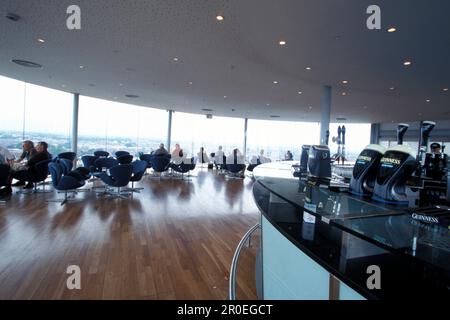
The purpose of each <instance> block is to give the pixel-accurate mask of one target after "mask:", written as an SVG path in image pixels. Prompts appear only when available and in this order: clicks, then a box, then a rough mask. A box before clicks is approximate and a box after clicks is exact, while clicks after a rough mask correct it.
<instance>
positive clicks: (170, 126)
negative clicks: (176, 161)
mask: <svg viewBox="0 0 450 320" xmlns="http://www.w3.org/2000/svg"><path fill="white" fill-rule="evenodd" d="M168 112H169V123H168V125H167V146H166V149H167V150H168V151H169V152H170V144H171V143H172V115H173V110H168Z"/></svg>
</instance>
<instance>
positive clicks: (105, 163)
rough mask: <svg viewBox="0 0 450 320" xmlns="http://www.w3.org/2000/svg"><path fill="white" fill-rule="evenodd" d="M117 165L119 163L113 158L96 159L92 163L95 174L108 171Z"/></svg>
mask: <svg viewBox="0 0 450 320" xmlns="http://www.w3.org/2000/svg"><path fill="white" fill-rule="evenodd" d="M118 164H119V161H117V159H114V158H98V159H97V160H95V161H94V168H95V174H94V175H96V174H97V173H99V172H101V171H103V169H110V168H112V167H115V166H117V165H118Z"/></svg>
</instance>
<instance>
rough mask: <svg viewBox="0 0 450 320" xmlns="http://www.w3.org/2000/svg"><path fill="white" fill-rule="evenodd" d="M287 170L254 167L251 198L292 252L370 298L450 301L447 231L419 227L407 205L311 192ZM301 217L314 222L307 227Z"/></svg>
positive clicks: (321, 190) (284, 166) (275, 166)
mask: <svg viewBox="0 0 450 320" xmlns="http://www.w3.org/2000/svg"><path fill="white" fill-rule="evenodd" d="M290 165H291V164H285V163H276V164H267V165H263V166H259V167H258V168H256V169H255V171H254V175H255V178H256V180H257V182H256V183H255V185H254V189H253V194H254V198H255V201H256V204H257V205H258V207H259V209H260V210H261V212H262V214H263V216H264V217H265V218H267V220H268V221H269V222H270V223H271V224H272V225H274V227H275V228H277V230H279V231H280V232H281V234H283V235H284V236H285V237H286V238H287V239H289V240H290V241H291V242H292V243H293V244H294V245H295V246H297V247H298V248H299V249H300V250H302V251H303V252H304V253H305V254H307V255H308V256H309V257H311V258H312V259H314V260H315V261H316V262H317V263H319V264H320V265H321V266H322V267H324V268H325V269H327V270H328V271H329V272H330V273H332V274H333V275H335V276H336V277H337V278H338V279H340V280H341V281H343V282H344V283H346V284H347V285H348V286H350V287H351V288H353V289H354V290H356V291H357V292H358V293H360V294H361V295H363V296H364V297H366V298H369V299H394V298H395V299H397V298H406V297H408V298H419V297H421V298H431V297H437V298H442V299H448V298H450V237H449V236H450V231H449V230H448V229H444V228H442V227H438V226H431V225H426V224H423V223H420V222H417V221H415V220H413V219H412V218H411V217H410V216H409V215H408V214H406V213H405V212H404V207H393V206H385V205H383V204H379V203H374V202H371V201H368V200H365V199H361V198H358V197H355V196H352V195H349V194H347V193H345V192H333V191H330V190H328V189H325V188H320V187H315V186H308V184H307V183H305V182H302V181H300V180H299V179H298V178H293V176H292V172H291V169H290ZM274 199H276V200H275V201H274ZM304 212H307V213H309V214H312V215H314V216H315V217H316V223H315V224H311V223H306V222H304V220H303V214H304ZM370 265H377V266H379V267H380V269H381V289H380V290H369V289H368V288H367V286H366V281H367V279H368V277H369V274H367V267H368V266H370Z"/></svg>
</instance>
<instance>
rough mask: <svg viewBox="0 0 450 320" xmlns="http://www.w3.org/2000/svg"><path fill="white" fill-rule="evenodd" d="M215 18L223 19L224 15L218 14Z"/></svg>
mask: <svg viewBox="0 0 450 320" xmlns="http://www.w3.org/2000/svg"><path fill="white" fill-rule="evenodd" d="M216 20H217V21H223V20H225V17H224V16H223V15H221V14H219V15H217V16H216Z"/></svg>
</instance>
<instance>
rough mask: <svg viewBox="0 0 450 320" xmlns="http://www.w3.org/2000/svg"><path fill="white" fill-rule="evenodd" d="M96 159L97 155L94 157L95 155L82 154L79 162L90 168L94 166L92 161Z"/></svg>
mask: <svg viewBox="0 0 450 320" xmlns="http://www.w3.org/2000/svg"><path fill="white" fill-rule="evenodd" d="M97 159H98V157H96V156H82V157H81V162H82V163H83V167H85V168H86V169H89V170H90V169H91V167H93V166H94V162H95V160H97Z"/></svg>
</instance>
